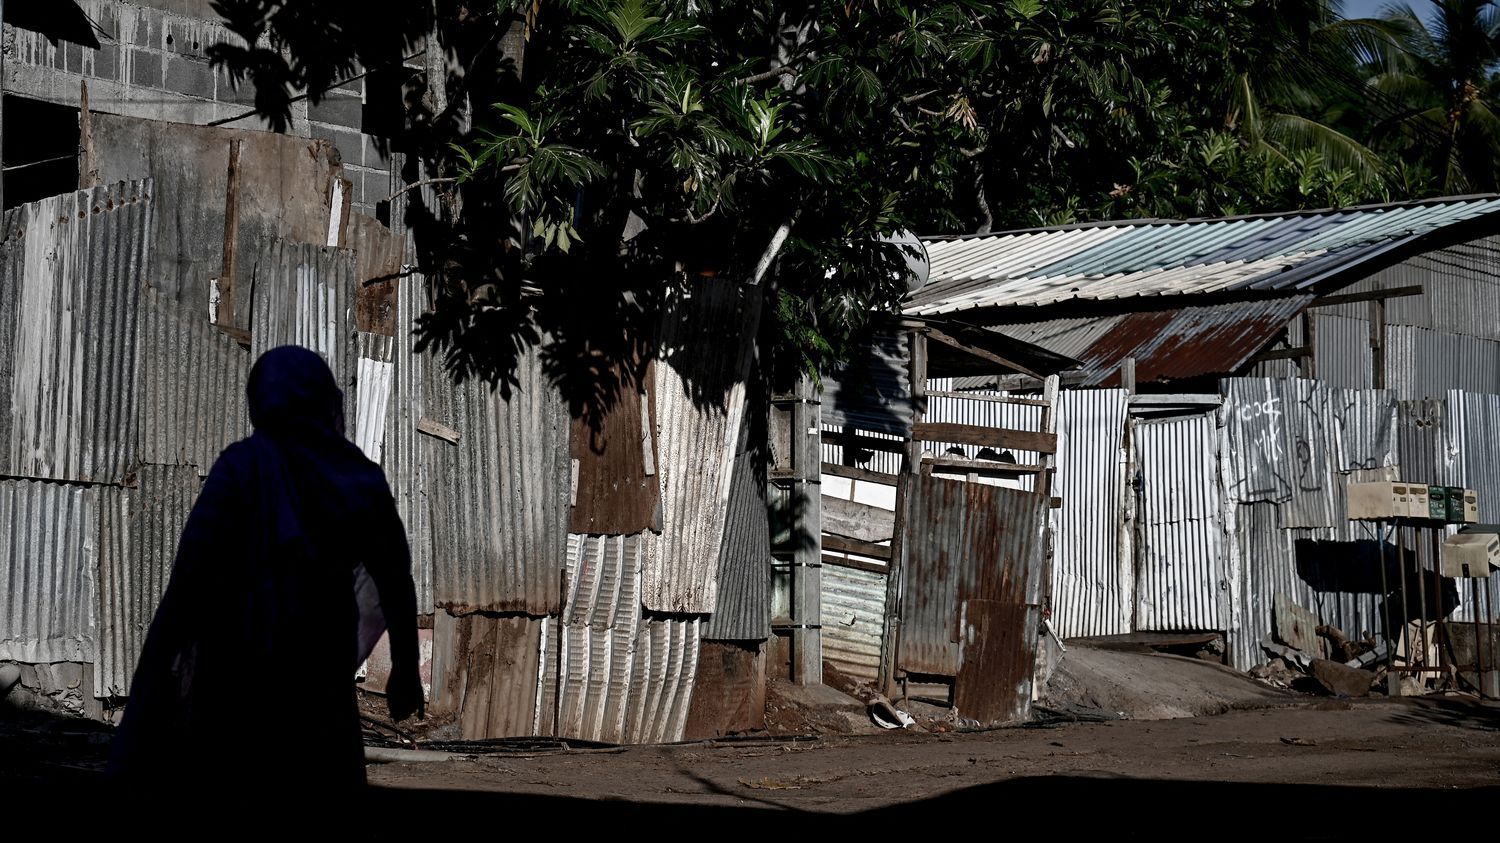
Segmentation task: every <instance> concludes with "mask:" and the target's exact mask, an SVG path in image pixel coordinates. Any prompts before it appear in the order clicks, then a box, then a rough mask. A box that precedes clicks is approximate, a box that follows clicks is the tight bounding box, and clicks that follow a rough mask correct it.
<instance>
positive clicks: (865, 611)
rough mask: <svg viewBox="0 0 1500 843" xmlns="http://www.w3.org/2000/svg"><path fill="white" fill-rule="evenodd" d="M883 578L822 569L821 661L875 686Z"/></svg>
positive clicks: (882, 625) (882, 617)
mask: <svg viewBox="0 0 1500 843" xmlns="http://www.w3.org/2000/svg"><path fill="white" fill-rule="evenodd" d="M886 579H887V578H886V575H885V574H882V573H877V572H875V571H863V570H860V569H858V568H848V567H845V566H843V565H831V564H828V563H826V562H825V563H824V565H823V591H822V594H823V608H822V611H823V660H824V661H826V662H829V663H830V664H832V665H833V666H834V667H836V668H838V669H839V671H840V672H842V673H844V674H846V675H848V676H852V677H854V678H856V679H862V680H864V681H866V682H869V683H871V684H872V685H873V684H874V683H875V681H876V678H877V677H878V676H879V673H880V647H881V639H882V637H883V636H884V634H885V592H886Z"/></svg>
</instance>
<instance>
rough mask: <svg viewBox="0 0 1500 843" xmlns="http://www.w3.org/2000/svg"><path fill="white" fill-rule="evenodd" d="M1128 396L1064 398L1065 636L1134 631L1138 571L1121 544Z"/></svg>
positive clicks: (1056, 616) (1061, 545) (1061, 615)
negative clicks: (1133, 595) (1131, 629)
mask: <svg viewBox="0 0 1500 843" xmlns="http://www.w3.org/2000/svg"><path fill="white" fill-rule="evenodd" d="M1128 398H1129V396H1128V394H1127V393H1126V392H1125V391H1124V390H1122V389H1090V390H1064V391H1063V392H1062V393H1061V394H1060V395H1059V396H1058V402H1057V413H1056V425H1057V463H1056V465H1057V474H1056V477H1055V480H1054V485H1053V493H1054V494H1056V495H1058V496H1059V497H1061V498H1062V508H1061V509H1060V510H1057V511H1056V512H1055V513H1054V515H1055V517H1056V529H1055V532H1054V538H1053V562H1052V571H1053V574H1052V620H1051V623H1052V625H1053V629H1054V630H1055V631H1056V632H1057V634H1058V635H1059V636H1061V637H1063V638H1072V637H1079V636H1088V635H1115V634H1121V633H1126V632H1129V631H1130V619H1131V614H1132V607H1131V595H1132V594H1133V593H1134V591H1135V585H1134V565H1133V560H1131V559H1129V558H1127V557H1125V556H1124V555H1123V554H1122V553H1121V543H1120V530H1121V529H1122V527H1123V526H1124V509H1123V505H1124V500H1123V496H1124V494H1125V468H1124V460H1125V452H1124V447H1123V445H1124V438H1125V418H1126V415H1127V412H1128Z"/></svg>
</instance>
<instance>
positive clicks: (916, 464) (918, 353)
mask: <svg viewBox="0 0 1500 843" xmlns="http://www.w3.org/2000/svg"><path fill="white" fill-rule="evenodd" d="M907 345H908V347H909V348H910V349H911V362H910V364H909V366H908V368H907V378H908V380H909V382H910V383H911V403H912V421H913V422H914V423H917V424H920V423H921V422H922V419H924V418H926V417H927V335H926V334H924V333H922V332H920V331H912V332H911V333H910V334H909V335H908V337H907ZM872 450H873V449H872ZM901 453H902V454H903V455H904V456H905V458H906V459H905V460H904V462H905V466H904V468H905V470H906V471H907V472H909V473H916V472H917V471H920V470H921V468H922V445H921V443H919V442H917V440H916V437H912V438H911V439H909V440H907V441H906V442H904V443H903V444H902V446H901Z"/></svg>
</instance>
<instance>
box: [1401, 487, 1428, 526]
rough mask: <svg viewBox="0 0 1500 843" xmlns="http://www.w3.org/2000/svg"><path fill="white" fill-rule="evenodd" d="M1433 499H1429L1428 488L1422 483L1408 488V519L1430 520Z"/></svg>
mask: <svg viewBox="0 0 1500 843" xmlns="http://www.w3.org/2000/svg"><path fill="white" fill-rule="evenodd" d="M1431 505H1432V502H1431V499H1429V498H1428V497H1427V487H1426V486H1424V485H1422V484H1420V483H1412V484H1410V485H1408V486H1407V487H1406V517H1407V518H1421V519H1422V520H1424V521H1426V520H1430V519H1431V518H1432V511H1431V509H1430V507H1431Z"/></svg>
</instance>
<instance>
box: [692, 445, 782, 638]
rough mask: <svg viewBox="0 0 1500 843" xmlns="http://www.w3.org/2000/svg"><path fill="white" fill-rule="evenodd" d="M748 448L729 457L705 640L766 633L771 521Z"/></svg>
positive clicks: (768, 628) (768, 624) (768, 631)
mask: <svg viewBox="0 0 1500 843" xmlns="http://www.w3.org/2000/svg"><path fill="white" fill-rule="evenodd" d="M762 471H763V469H759V467H758V466H757V460H756V454H755V452H754V451H750V450H743V451H741V452H740V453H739V454H738V455H737V456H736V457H735V460H734V478H733V481H732V482H733V485H732V487H731V489H730V492H729V512H728V514H727V515H726V517H725V520H724V545H723V549H722V550H720V552H719V571H718V580H719V588H718V598H717V600H716V601H715V603H714V613H713V615H712V616H711V617H710V618H709V619H708V621H707V623H705V624H704V627H703V638H704V640H708V641H756V640H762V639H765V638H769V637H770V635H771V525H770V518H769V515H768V510H767V508H766V507H767V503H766V491H765V482H764V480H763V479H762V478H760V477H757V474H759V473H761V472H762Z"/></svg>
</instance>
